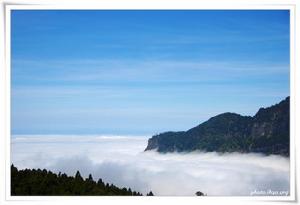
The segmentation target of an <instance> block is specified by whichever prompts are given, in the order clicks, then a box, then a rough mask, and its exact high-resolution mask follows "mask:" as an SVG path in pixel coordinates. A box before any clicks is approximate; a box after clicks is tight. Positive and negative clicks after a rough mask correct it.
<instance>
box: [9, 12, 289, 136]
mask: <svg viewBox="0 0 300 205" xmlns="http://www.w3.org/2000/svg"><path fill="white" fill-rule="evenodd" d="M11 26H12V32H11V35H12V110H11V113H12V133H13V134H134V135H135V134H137V135H140V134H142V135H143V134H149V135H151V134H155V133H158V132H162V131H168V130H174V131H175V130H186V129H189V128H191V127H193V126H196V125H198V124H199V123H201V122H203V121H205V120H207V119H208V118H210V117H212V116H214V115H216V114H219V113H222V112H228V111H229V112H236V113H240V114H243V115H251V116H252V115H254V114H255V113H256V111H257V110H258V109H259V108H260V107H265V106H269V105H272V104H274V103H277V102H279V101H280V100H282V99H283V98H285V97H286V96H288V95H289V55H290V54H289V12H288V11H284V10H269V11H267V10H260V11H246V10H244V11H230V10H228V11H221V10H220V11H213V10H211V11H208V10H207V11H203V10H202V11H196V10H195V11H54V10H53V11H47V10H44V11H33V10H32V11H31V10H27V11H22V10H18V11H13V12H12V23H11Z"/></svg>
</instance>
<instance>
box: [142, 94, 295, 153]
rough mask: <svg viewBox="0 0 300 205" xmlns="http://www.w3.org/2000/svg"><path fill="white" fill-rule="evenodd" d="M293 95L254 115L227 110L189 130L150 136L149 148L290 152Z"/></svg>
mask: <svg viewBox="0 0 300 205" xmlns="http://www.w3.org/2000/svg"><path fill="white" fill-rule="evenodd" d="M289 101H290V98H289V97H286V98H285V99H284V100H282V101H281V102H279V103H277V104H275V105H272V106H270V107H266V108H260V109H259V110H258V111H257V112H256V114H255V115H254V116H252V117H251V116H242V115H240V114H237V113H232V112H225V113H222V114H219V115H216V116H214V117H211V118H209V119H208V120H207V121H205V122H203V123H201V124H199V125H197V126H196V127H193V128H191V129H189V130H187V131H179V132H172V131H169V132H164V133H160V134H158V135H154V136H152V137H151V138H150V139H149V140H148V145H147V147H146V149H145V151H148V150H153V149H156V150H157V151H158V152H161V153H165V152H175V151H177V152H190V151H195V150H200V151H207V152H211V151H216V152H242V153H250V152H254V153H264V154H280V155H284V156H289V134H290V131H289V124H290V122H289V107H290V105H289V104H290V102H289Z"/></svg>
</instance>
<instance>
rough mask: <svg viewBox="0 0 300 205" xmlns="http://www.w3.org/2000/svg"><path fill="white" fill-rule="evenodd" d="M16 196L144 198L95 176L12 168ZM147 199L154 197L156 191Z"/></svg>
mask: <svg viewBox="0 0 300 205" xmlns="http://www.w3.org/2000/svg"><path fill="white" fill-rule="evenodd" d="M11 195H12V196H143V194H142V193H140V192H136V191H132V190H131V188H126V187H123V188H119V187H117V186H115V185H114V184H109V183H105V182H103V181H102V179H101V178H99V180H98V181H97V182H96V181H94V179H93V177H92V175H91V174H89V176H88V178H86V179H83V177H82V176H81V174H80V172H79V171H77V172H76V174H75V176H74V177H73V176H68V175H67V174H65V173H63V174H62V173H61V172H59V173H58V174H56V173H53V172H51V171H47V170H46V169H43V170H41V169H24V170H18V169H17V167H15V166H14V165H13V164H12V165H11ZM147 196H154V194H153V193H152V191H150V192H149V193H147Z"/></svg>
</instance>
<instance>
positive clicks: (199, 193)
mask: <svg viewBox="0 0 300 205" xmlns="http://www.w3.org/2000/svg"><path fill="white" fill-rule="evenodd" d="M195 194H196V196H206V194H204V193H203V192H201V191H197V192H196V193H195Z"/></svg>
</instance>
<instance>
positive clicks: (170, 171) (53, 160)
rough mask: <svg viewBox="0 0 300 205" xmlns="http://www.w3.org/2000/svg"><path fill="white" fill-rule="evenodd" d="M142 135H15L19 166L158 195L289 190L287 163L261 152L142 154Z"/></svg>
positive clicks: (14, 149)
mask: <svg viewBox="0 0 300 205" xmlns="http://www.w3.org/2000/svg"><path fill="white" fill-rule="evenodd" d="M147 139H148V137H142V136H117V137H114V136H59V135H56V136H47V135H45V136H13V138H12V147H11V148H12V162H13V163H14V164H15V165H16V166H17V167H18V168H47V169H50V170H52V171H55V172H59V171H61V172H66V173H67V174H69V175H74V174H75V172H76V170H80V172H81V173H82V175H84V176H85V177H87V175H88V174H89V173H92V175H93V177H94V179H98V178H99V177H101V178H102V179H103V180H104V181H106V182H109V183H113V184H115V185H117V186H120V187H123V186H125V187H131V188H132V189H133V190H137V191H140V192H142V193H144V194H145V193H147V192H148V191H149V190H152V191H153V192H154V193H155V194H156V195H194V194H195V192H196V191H202V192H204V193H207V194H208V195H249V194H250V193H251V191H254V190H269V189H271V190H274V191H286V190H289V159H288V158H284V157H281V156H264V155H260V154H238V153H232V154H222V155H220V154H217V153H199V152H194V153H183V154H179V153H170V154H159V153H156V152H154V151H153V152H152V151H151V152H143V150H144V148H145V147H146V144H147Z"/></svg>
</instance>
